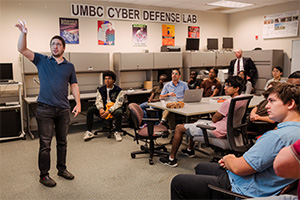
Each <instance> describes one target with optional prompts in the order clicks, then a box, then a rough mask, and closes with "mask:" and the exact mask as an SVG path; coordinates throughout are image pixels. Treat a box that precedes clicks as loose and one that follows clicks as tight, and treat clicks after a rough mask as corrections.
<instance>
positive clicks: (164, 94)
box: [160, 69, 189, 130]
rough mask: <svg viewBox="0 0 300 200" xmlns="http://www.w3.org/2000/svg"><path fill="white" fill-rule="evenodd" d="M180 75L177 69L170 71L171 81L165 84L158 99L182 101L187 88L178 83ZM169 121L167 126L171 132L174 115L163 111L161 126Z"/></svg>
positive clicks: (173, 125) (183, 84) (173, 124)
mask: <svg viewBox="0 0 300 200" xmlns="http://www.w3.org/2000/svg"><path fill="white" fill-rule="evenodd" d="M180 77H181V75H180V71H179V70H178V69H173V70H172V81H170V82H167V83H166V84H165V85H164V87H163V90H162V91H161V93H160V98H161V99H164V98H169V99H174V100H177V99H183V97H184V93H185V90H188V89H189V88H188V86H187V83H186V82H183V81H180V80H179V79H180ZM167 120H168V121H169V126H170V129H171V130H174V129H175V126H176V124H175V115H174V114H173V113H170V112H169V111H167V110H165V111H164V112H163V116H162V119H161V124H164V123H166V121H167Z"/></svg>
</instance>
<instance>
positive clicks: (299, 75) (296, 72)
mask: <svg viewBox="0 0 300 200" xmlns="http://www.w3.org/2000/svg"><path fill="white" fill-rule="evenodd" d="M288 78H300V71H295V72H293V73H292V74H290V75H289V77H288Z"/></svg>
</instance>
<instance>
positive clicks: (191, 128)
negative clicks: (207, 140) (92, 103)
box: [184, 119, 216, 138]
mask: <svg viewBox="0 0 300 200" xmlns="http://www.w3.org/2000/svg"><path fill="white" fill-rule="evenodd" d="M212 123H213V122H212V121H210V120H203V119H200V120H198V121H197V122H195V123H192V124H184V128H185V129H186V131H185V132H186V134H187V135H188V136H190V137H194V136H203V131H202V129H201V128H198V127H197V125H198V124H205V125H211V124H212ZM207 135H208V137H214V138H215V137H216V136H215V135H214V134H213V132H212V130H207Z"/></svg>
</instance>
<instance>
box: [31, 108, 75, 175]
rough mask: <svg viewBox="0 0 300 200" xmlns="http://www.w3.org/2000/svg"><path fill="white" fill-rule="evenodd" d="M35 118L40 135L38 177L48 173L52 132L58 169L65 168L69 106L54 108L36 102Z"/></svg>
mask: <svg viewBox="0 0 300 200" xmlns="http://www.w3.org/2000/svg"><path fill="white" fill-rule="evenodd" d="M36 119H37V124H38V134H39V137H40V150H39V169H40V177H44V176H46V175H49V173H48V171H49V169H50V151H51V140H52V136H53V133H54V132H55V136H56V148H57V164H56V168H57V169H58V170H59V171H63V170H65V169H66V155H67V133H68V129H69V122H70V109H69V108H56V107H53V106H50V105H47V104H43V103H38V107H37V112H36Z"/></svg>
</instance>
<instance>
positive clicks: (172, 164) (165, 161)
mask: <svg viewBox="0 0 300 200" xmlns="http://www.w3.org/2000/svg"><path fill="white" fill-rule="evenodd" d="M159 162H160V163H161V164H164V165H168V166H170V167H177V166H178V163H177V159H176V158H174V160H172V161H171V160H170V159H169V156H166V157H163V158H160V159H159Z"/></svg>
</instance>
